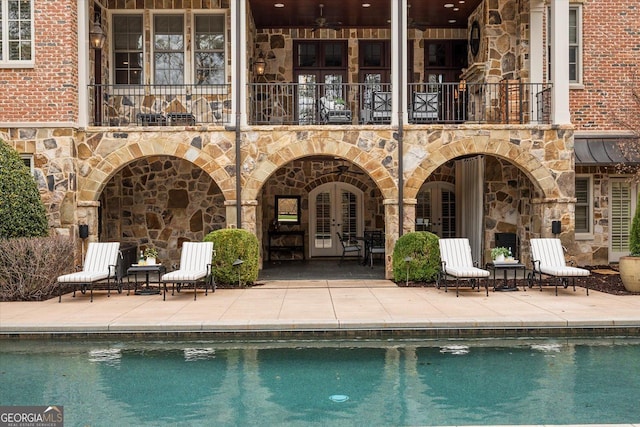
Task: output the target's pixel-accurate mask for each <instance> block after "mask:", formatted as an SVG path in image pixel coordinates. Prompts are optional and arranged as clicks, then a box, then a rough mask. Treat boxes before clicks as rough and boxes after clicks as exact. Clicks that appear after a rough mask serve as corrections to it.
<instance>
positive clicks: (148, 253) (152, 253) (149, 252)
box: [144, 248, 158, 265]
mask: <svg viewBox="0 0 640 427" xmlns="http://www.w3.org/2000/svg"><path fill="white" fill-rule="evenodd" d="M144 257H145V258H146V260H147V265H155V264H156V259H157V258H158V250H157V249H156V248H146V249H145V250H144Z"/></svg>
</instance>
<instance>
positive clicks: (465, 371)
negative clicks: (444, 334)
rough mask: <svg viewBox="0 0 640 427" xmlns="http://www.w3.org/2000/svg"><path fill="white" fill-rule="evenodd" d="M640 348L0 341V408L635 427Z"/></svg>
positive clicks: (220, 420) (203, 419) (323, 421)
mask: <svg viewBox="0 0 640 427" xmlns="http://www.w3.org/2000/svg"><path fill="white" fill-rule="evenodd" d="M638 390H640V340H634V339H628V338H626V339H597V340H595V339H593V340H591V339H589V340H569V339H549V340H524V339H519V340H516V339H514V340H503V341H496V340H474V341H468V340H465V341H462V340H459V341H457V340H448V341H428V340H427V341H425V340H420V341H368V340H362V341H331V342H323V341H320V342H306V341H292V342H268V343H267V342H229V341H227V342H217V341H170V342H159V341H153V342H151V341H118V342H116V341H109V342H107V341H94V342H79V341H62V342H57V341H55V340H48V341H8V340H6V341H2V345H1V350H0V405H62V406H64V418H65V425H66V426H74V425H78V426H80V425H92V426H113V425H136V426H152V425H153V426H157V425H185V426H195V425H203V426H204V425H207V426H210V425H229V426H230V425H282V424H287V425H291V426H298V425H301V426H302V425H304V426H307V425H332V426H340V425H372V426H380V425H471V424H473V425H496V424H589V423H632V422H636V423H637V422H640V393H638Z"/></svg>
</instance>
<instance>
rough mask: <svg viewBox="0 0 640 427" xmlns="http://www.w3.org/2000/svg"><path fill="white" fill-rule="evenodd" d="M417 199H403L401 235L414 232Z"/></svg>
mask: <svg viewBox="0 0 640 427" xmlns="http://www.w3.org/2000/svg"><path fill="white" fill-rule="evenodd" d="M417 204H418V199H404V222H403V229H402V234H406V233H411V232H412V231H416V205H417Z"/></svg>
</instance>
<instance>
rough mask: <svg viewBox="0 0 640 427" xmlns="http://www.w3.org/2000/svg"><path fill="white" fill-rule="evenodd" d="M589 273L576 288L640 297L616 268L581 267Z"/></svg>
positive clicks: (579, 278)
mask: <svg viewBox="0 0 640 427" xmlns="http://www.w3.org/2000/svg"><path fill="white" fill-rule="evenodd" d="M581 268H586V269H587V270H589V271H591V275H590V276H587V277H578V278H576V286H580V287H585V286H586V285H587V284H588V285H589V289H593V290H596V291H600V292H605V293H607V294H613V295H640V293H638V292H627V290H626V289H625V288H624V285H623V284H622V280H621V279H620V273H619V272H618V271H617V266H609V265H598V266H586V267H581ZM397 285H398V286H407V284H406V283H405V282H398V283H397ZM435 285H436V284H435V283H421V282H409V284H408V286H435ZM526 285H527V283H526V281H525V282H523V281H521V280H518V286H526Z"/></svg>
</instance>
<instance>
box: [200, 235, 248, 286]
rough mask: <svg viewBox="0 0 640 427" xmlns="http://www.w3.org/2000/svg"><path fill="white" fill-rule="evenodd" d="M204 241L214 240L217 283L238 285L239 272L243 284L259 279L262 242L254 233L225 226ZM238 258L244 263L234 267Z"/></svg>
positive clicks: (214, 263) (214, 267)
mask: <svg viewBox="0 0 640 427" xmlns="http://www.w3.org/2000/svg"><path fill="white" fill-rule="evenodd" d="M204 241H205V242H213V248H214V250H215V255H214V257H213V262H212V264H213V271H214V274H215V279H216V283H218V284H222V285H233V286H238V273H239V274H240V282H241V283H242V284H243V285H245V284H247V283H253V282H255V281H256V280H257V279H258V256H259V253H260V243H259V242H258V238H257V237H256V236H255V235H254V234H252V233H250V232H248V231H247V230H242V229H237V228H225V229H222V230H215V231H212V232H211V233H209V234H207V235H206V236H205V238H204ZM237 259H241V260H242V261H243V263H242V264H241V265H240V266H239V267H234V266H233V262H234V261H236V260H237Z"/></svg>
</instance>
